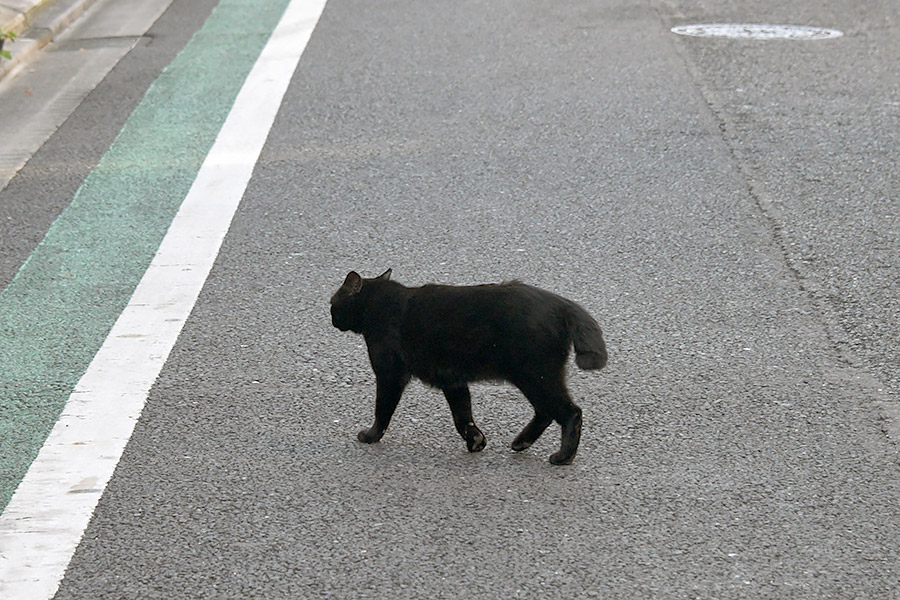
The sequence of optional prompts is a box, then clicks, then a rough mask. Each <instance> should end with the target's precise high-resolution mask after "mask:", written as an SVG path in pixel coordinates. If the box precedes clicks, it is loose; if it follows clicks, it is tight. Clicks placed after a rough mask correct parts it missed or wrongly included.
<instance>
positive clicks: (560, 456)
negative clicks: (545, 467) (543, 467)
mask: <svg viewBox="0 0 900 600" xmlns="http://www.w3.org/2000/svg"><path fill="white" fill-rule="evenodd" d="M573 460H575V453H574V452H564V451H562V450H560V451H559V452H554V453H553V454H551V455H550V464H551V465H570V464H572V461H573Z"/></svg>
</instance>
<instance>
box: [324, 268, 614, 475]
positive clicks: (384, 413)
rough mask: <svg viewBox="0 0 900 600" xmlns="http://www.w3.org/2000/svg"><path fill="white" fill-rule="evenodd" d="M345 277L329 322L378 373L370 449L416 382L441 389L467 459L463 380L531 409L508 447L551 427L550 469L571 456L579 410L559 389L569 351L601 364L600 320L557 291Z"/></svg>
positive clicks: (473, 447)
mask: <svg viewBox="0 0 900 600" xmlns="http://www.w3.org/2000/svg"><path fill="white" fill-rule="evenodd" d="M390 276H391V270H390V269H388V270H387V271H386V272H385V273H384V274H383V275H381V276H380V277H377V278H375V279H363V278H362V277H360V276H359V275H358V274H357V273H356V272H352V271H351V272H350V274H349V275H347V278H346V279H345V280H344V284H343V285H342V286H341V288H340V289H339V290H338V291H337V292H335V294H334V296H332V298H331V322H332V323H333V324H334V326H335V327H337V328H338V329H340V330H341V331H348V330H349V331H354V332H356V333H361V334H363V337H365V340H366V345H367V346H368V349H369V359H370V360H371V362H372V369H373V370H374V371H375V383H376V396H375V423H374V424H373V425H372V427H370V428H369V429H364V430H362V431H360V432H359V435H358V436H357V437H358V438H359V441H361V442H365V443H366V444H371V443H373V442H377V441H378V440H380V439H381V436H382V435H384V431H385V430H386V429H387V427H388V423H390V420H391V416H392V415H393V414H394V409H396V408H397V403H398V402H399V401H400V396H401V394H403V389H404V388H405V387H406V384H407V383H408V382H409V379H410V376H411V375H414V376H416V377H418V378H419V379H421V380H422V381H424V382H425V383H427V384H429V385H432V386H434V387H437V388H440V389H441V390H442V391H443V392H444V395H445V396H446V397H447V402H449V403H450V410H451V412H452V413H453V421H454V423H455V424H456V429H457V431H459V434H460V435H461V436H462V437H463V439H465V440H466V445H467V446H468V448H469V452H478V451H479V450H481V449H482V448H484V445H485V438H484V435H483V434H482V433H481V431H480V430H479V429H478V427H477V426H476V425H475V422H474V421H473V419H472V403H471V399H470V397H469V387H468V385H467V384H468V383H469V382H470V381H477V380H484V379H501V380H506V381H509V382H510V383H512V384H513V385H515V386H516V387H518V388H519V389H520V390H521V391H522V393H523V394H525V397H526V398H527V399H528V401H529V402H531V404H532V406H533V407H534V418H533V419H532V420H531V422H530V423H528V425H526V426H525V429H523V430H522V432H521V433H520V434H519V435H518V436H516V439H515V440H513V442H512V449H513V450H516V451H519V450H524V449H526V448H528V447H529V446H531V445H532V444H533V443H534V442H535V440H537V439H538V437H540V435H541V434H542V433H543V432H544V430H545V429H546V428H547V426H549V425H550V422H551V421H556V422H557V423H559V424H560V426H561V427H562V444H561V446H560V449H559V451H558V452H556V453H554V454H553V455H552V456H551V457H550V462H551V463H553V464H557V465H559V464H568V463H570V462H572V459H574V458H575V452H576V451H577V450H578V442H579V440H580V439H581V409H580V408H579V407H578V406H576V405H575V404H574V403H573V402H572V399H571V397H570V396H569V392H568V390H567V389H566V382H565V362H566V359H567V358H568V355H569V346H571V345H573V344H574V346H575V364H576V365H578V366H579V367H580V368H582V369H602V368H603V367H604V366H605V365H606V345H605V344H604V342H603V335H602V332H601V331H600V327H599V326H598V325H597V322H596V321H595V320H594V319H593V318H592V317H591V316H590V315H589V314H588V313H587V312H586V311H585V310H584V309H583V308H581V307H580V306H578V305H577V304H575V303H574V302H572V301H571V300H567V299H565V298H562V297H560V296H557V295H556V294H551V293H550V292H546V291H544V290H541V289H538V288H535V287H531V286H529V285H525V284H524V283H521V282H518V281H512V282H509V283H502V284H492V285H476V286H468V287H454V286H446V285H425V286H422V287H419V288H408V287H406V286H404V285H401V284H399V283H397V282H394V281H390Z"/></svg>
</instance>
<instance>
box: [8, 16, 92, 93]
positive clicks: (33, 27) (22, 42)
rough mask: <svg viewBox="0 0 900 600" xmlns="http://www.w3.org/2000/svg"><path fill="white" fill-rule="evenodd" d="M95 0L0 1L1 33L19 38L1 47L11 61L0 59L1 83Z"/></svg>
mask: <svg viewBox="0 0 900 600" xmlns="http://www.w3.org/2000/svg"><path fill="white" fill-rule="evenodd" d="M95 2H97V0H0V32H4V33H6V32H12V33H15V34H16V35H17V36H18V37H17V38H16V40H15V41H13V42H10V41H8V40H7V42H6V43H5V45H4V46H3V49H4V50H8V51H9V53H10V54H11V55H12V58H11V59H9V60H7V59H5V58H0V80H2V79H3V78H4V77H6V76H7V75H8V74H9V73H12V72H15V71H16V70H17V69H18V68H19V67H20V66H21V65H23V64H26V63H27V62H29V61H30V60H31V59H32V58H33V57H34V55H35V53H37V52H38V51H39V50H40V49H41V48H43V47H44V46H46V45H47V44H49V43H50V42H51V41H52V40H53V39H54V38H55V37H56V36H57V35H58V34H59V33H60V32H61V31H63V30H64V29H65V28H66V27H68V26H69V25H70V24H71V23H72V22H73V21H74V20H75V19H77V18H78V17H80V16H81V15H82V14H83V13H84V12H85V11H86V10H87V9H88V8H90V7H91V6H92V5H93V4H94V3H95Z"/></svg>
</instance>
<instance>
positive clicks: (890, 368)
mask: <svg viewBox="0 0 900 600" xmlns="http://www.w3.org/2000/svg"><path fill="white" fill-rule="evenodd" d="M748 11H752V12H748ZM722 20H727V21H734V22H742V21H760V20H765V21H768V22H774V21H778V22H793V23H797V22H800V23H801V24H817V25H827V26H833V27H837V28H839V29H842V30H844V32H845V37H843V38H840V39H839V40H831V41H820V42H807V43H801V42H766V43H759V42H746V41H743V42H741V41H729V40H698V39H693V38H678V37H675V36H674V35H672V34H670V33H669V32H668V29H669V27H671V26H673V25H676V24H682V23H684V22H693V21H698V22H710V21H722ZM897 29H898V23H897V19H896V14H895V11H894V9H893V5H892V4H891V3H889V2H887V1H886V0H885V1H880V2H879V1H876V2H872V3H867V4H866V6H865V7H858V6H854V7H847V6H843V4H842V3H837V2H825V3H821V2H816V3H812V2H808V3H806V2H804V3H800V5H798V4H796V3H793V4H791V5H790V6H787V5H784V6H783V5H780V4H776V3H772V2H763V3H754V7H753V8H751V9H747V8H741V7H740V3H736V2H731V3H729V2H705V1H704V2H680V1H677V0H672V1H668V2H663V1H661V0H652V1H651V2H625V1H624V0H608V1H605V2H602V3H595V2H582V1H579V0H573V1H572V2H565V3H546V2H537V1H521V2H503V1H501V2H475V1H470V2H460V3H453V4H446V3H439V2H417V3H408V4H384V3H371V2H354V1H350V0H330V1H329V3H328V5H327V6H326V9H325V12H324V15H323V17H322V19H321V21H320V23H319V25H318V28H317V30H316V32H315V34H314V36H313V38H312V40H311V42H310V45H309V47H308V48H307V51H306V54H305V55H304V58H303V59H302V61H301V64H300V68H299V70H298V72H297V74H296V76H295V78H294V80H293V82H292V86H291V88H290V90H289V92H288V96H287V99H286V101H285V105H284V106H283V109H282V112H281V114H280V115H279V118H278V119H277V121H276V124H275V127H274V128H273V131H272V133H271V136H270V139H269V142H268V144H267V146H266V148H265V150H264V152H263V156H262V157H261V160H260V163H259V165H258V168H257V171H256V174H255V176H254V179H253V181H252V182H251V184H250V187H249V189H248V191H247V194H246V196H245V198H244V202H243V204H242V206H241V208H240V210H239V212H238V214H237V216H236V218H235V222H234V225H233V227H232V230H231V232H230V233H229V235H228V237H227V239H226V240H225V244H224V246H223V250H222V253H221V255H220V257H219V260H218V261H217V264H216V266H215V268H214V269H213V272H212V273H211V276H210V279H209V281H208V284H207V286H206V288H205V290H204V292H203V294H202V296H201V298H200V301H199V303H198V305H197V307H196V309H195V311H194V313H193V315H192V317H191V320H190V322H189V323H188V324H187V326H186V328H185V330H184V333H183V335H182V338H181V339H180V340H179V343H178V345H177V346H176V348H175V350H174V351H173V354H172V356H171V358H170V361H169V363H168V364H167V366H166V368H165V369H164V371H163V373H162V375H161V376H160V379H159V381H158V382H157V385H156V387H155V389H154V391H153V392H152V395H151V397H150V399H149V401H148V403H147V406H146V409H145V412H144V414H143V416H142V418H141V420H140V422H139V423H138V425H137V428H136V431H135V434H134V437H133V438H132V441H131V443H130V444H129V446H128V448H127V449H126V453H125V456H124V457H123V460H122V462H121V463H120V465H119V468H118V470H117V472H116V475H115V477H114V478H113V480H112V481H111V483H110V486H109V487H108V489H107V491H106V493H105V494H104V496H103V498H102V500H101V502H100V505H99V507H98V509H97V513H96V515H95V518H94V520H93V522H92V523H91V525H90V527H89V529H88V531H87V532H86V534H85V538H84V540H83V542H82V544H81V546H80V547H79V549H78V551H77V553H76V556H75V558H74V560H73V562H72V564H71V567H70V570H69V572H68V574H67V576H66V578H65V580H64V581H63V584H62V586H61V588H60V592H59V594H58V595H57V598H59V599H65V598H86V597H95V598H131V597H140V598H172V597H185V598H187V597H190V598H217V599H221V598H247V597H255V598H286V597H294V598H318V597H321V598H385V597H390V598H425V597H429V598H588V597H602V598H816V599H821V598H885V599H887V598H896V597H897V595H898V590H900V575H898V573H900V559H898V556H900V540H898V538H897V536H896V532H897V531H898V527H900V510H898V508H897V507H898V502H897V501H898V498H900V468H898V460H897V459H898V452H897V445H896V442H895V441H894V440H893V439H892V438H891V437H890V435H888V434H887V433H886V429H888V427H887V425H886V421H885V419H884V416H883V413H882V411H881V409H880V408H879V404H878V403H879V402H885V401H891V400H896V399H897V382H898V378H897V365H896V362H895V359H893V358H891V357H892V356H894V355H895V351H896V339H897V335H896V334H897V330H896V327H897V325H896V318H895V317H896V315H897V312H898V311H897V300H896V298H895V297H894V295H892V292H891V286H892V285H893V284H894V282H896V279H891V278H892V277H896V276H897V273H898V268H897V267H898V264H897V262H898V259H897V258H896V256H895V254H896V253H895V252H893V253H892V252H891V250H892V248H894V247H896V243H895V242H896V237H897V219H898V214H897V211H896V200H895V198H896V192H897V190H898V178H897V174H898V167H897V166H896V164H895V163H896V161H893V162H891V160H890V157H892V156H896V155H897V150H898V144H900V142H898V139H897V137H896V132H897V131H898V128H897V127H896V125H897V119H898V115H900V112H898V109H897V107H896V105H895V104H892V103H896V102H897V101H898V97H897V91H896V81H897V78H896V70H897V69H898V64H900V63H898V62H897V61H896V60H894V59H893V58H892V57H896V56H898V53H897V49H898V46H897V44H898V42H897V40H898V36H897V33H898V31H897ZM878 261H883V262H885V263H886V264H887V267H886V268H879V267H878V265H879V264H881V263H879V262H878ZM388 267H391V268H393V270H394V278H396V279H397V280H399V281H402V282H404V283H407V284H409V285H418V284H422V283H426V282H429V281H438V282H443V283H456V284H468V283H479V282H495V281H500V280H503V279H510V278H519V279H523V280H525V281H527V282H529V283H532V284H535V285H538V286H541V287H545V288H547V289H550V290H553V291H555V292H557V293H560V294H562V295H564V296H567V297H570V298H572V299H573V300H576V301H578V302H579V303H581V304H582V305H583V306H584V307H585V308H587V309H588V310H589V311H590V312H591V313H592V314H593V315H594V316H595V317H596V318H597V319H598V321H599V322H600V324H601V325H602V326H603V328H604V331H605V333H606V337H607V341H608V344H609V349H610V364H609V367H608V368H607V370H606V371H604V372H602V373H600V374H596V373H588V374H586V373H582V372H580V371H577V370H576V369H575V368H574V366H573V367H572V371H571V379H570V387H571V389H572V392H573V396H574V397H575V400H576V402H578V403H579V404H580V405H581V406H582V408H583V409H584V423H585V427H584V434H583V438H582V445H581V448H580V451H579V455H578V457H577V458H576V461H575V463H574V464H573V465H572V466H570V467H553V466H551V465H550V464H549V463H547V460H546V459H547V456H548V455H549V454H550V453H551V452H552V451H553V450H554V449H555V447H556V446H557V444H558V428H557V427H554V428H551V429H550V430H548V432H547V433H546V434H545V435H544V437H543V438H542V439H541V440H540V441H539V442H538V443H537V444H535V446H534V447H533V448H532V449H530V450H529V451H527V452H525V453H523V454H515V453H513V452H511V451H510V450H509V449H508V443H509V442H510V441H511V440H512V438H513V437H514V436H515V434H516V433H517V432H518V431H519V429H521V427H522V425H523V424H524V423H525V422H526V421H527V419H528V418H529V408H528V405H527V403H526V402H525V401H524V400H523V399H522V398H521V397H520V396H519V394H518V392H517V391H515V390H514V389H512V388H509V387H505V386H497V385H479V386H475V387H474V388H473V405H474V412H475V417H476V421H478V423H479V425H480V426H481V428H482V430H483V431H484V432H485V435H486V436H487V438H488V446H487V448H486V449H485V450H484V451H483V452H482V453H480V454H475V455H470V454H468V453H467V452H466V450H465V445H464V443H463V442H462V440H460V439H459V438H458V436H457V435H456V433H455V431H454V429H453V426H452V420H451V417H450V414H449V410H448V409H447V407H446V405H445V401H444V400H443V398H442V396H441V395H440V394H439V393H438V392H436V391H434V390H429V389H427V388H425V387H424V386H422V385H420V384H416V385H413V386H411V387H410V389H409V390H408V391H407V393H406V395H405V397H404V399H403V401H402V403H401V405H400V408H399V410H398V413H397V415H396V416H395V420H394V422H393V424H392V427H391V428H390V429H389V430H388V433H387V434H386V436H385V438H384V440H383V441H382V443H380V444H376V445H373V446H364V445H361V444H359V443H357V442H356V441H355V434H356V432H357V430H358V429H360V428H362V427H364V426H368V425H369V424H370V420H371V415H372V409H373V397H374V378H373V376H372V374H371V372H370V369H369V366H368V363H367V359H366V355H365V348H364V344H363V341H362V339H361V338H359V337H354V336H352V335H349V334H341V333H340V332H338V331H337V330H335V329H333V328H332V327H331V325H330V322H329V319H328V304H327V300H328V297H329V295H330V294H331V292H333V290H334V289H335V288H336V287H337V286H338V285H339V284H340V282H341V281H342V279H343V277H344V275H345V274H346V272H347V271H349V270H350V269H355V270H358V271H360V272H361V273H363V274H364V275H367V276H374V275H377V274H379V273H381V272H382V271H383V270H384V269H386V268H388ZM869 324H872V325H873V326H872V327H868V326H867V325H869ZM891 360H894V362H893V363H891V362H889V361H891Z"/></svg>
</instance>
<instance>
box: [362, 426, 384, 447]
mask: <svg viewBox="0 0 900 600" xmlns="http://www.w3.org/2000/svg"><path fill="white" fill-rule="evenodd" d="M383 435H384V432H383V431H378V429H376V428H375V427H370V428H369V429H363V430H362V431H360V432H359V433H357V434H356V439H358V440H359V441H361V442H362V443H363V444H374V443H375V442H377V441H378V440H380V439H381V436H383Z"/></svg>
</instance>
